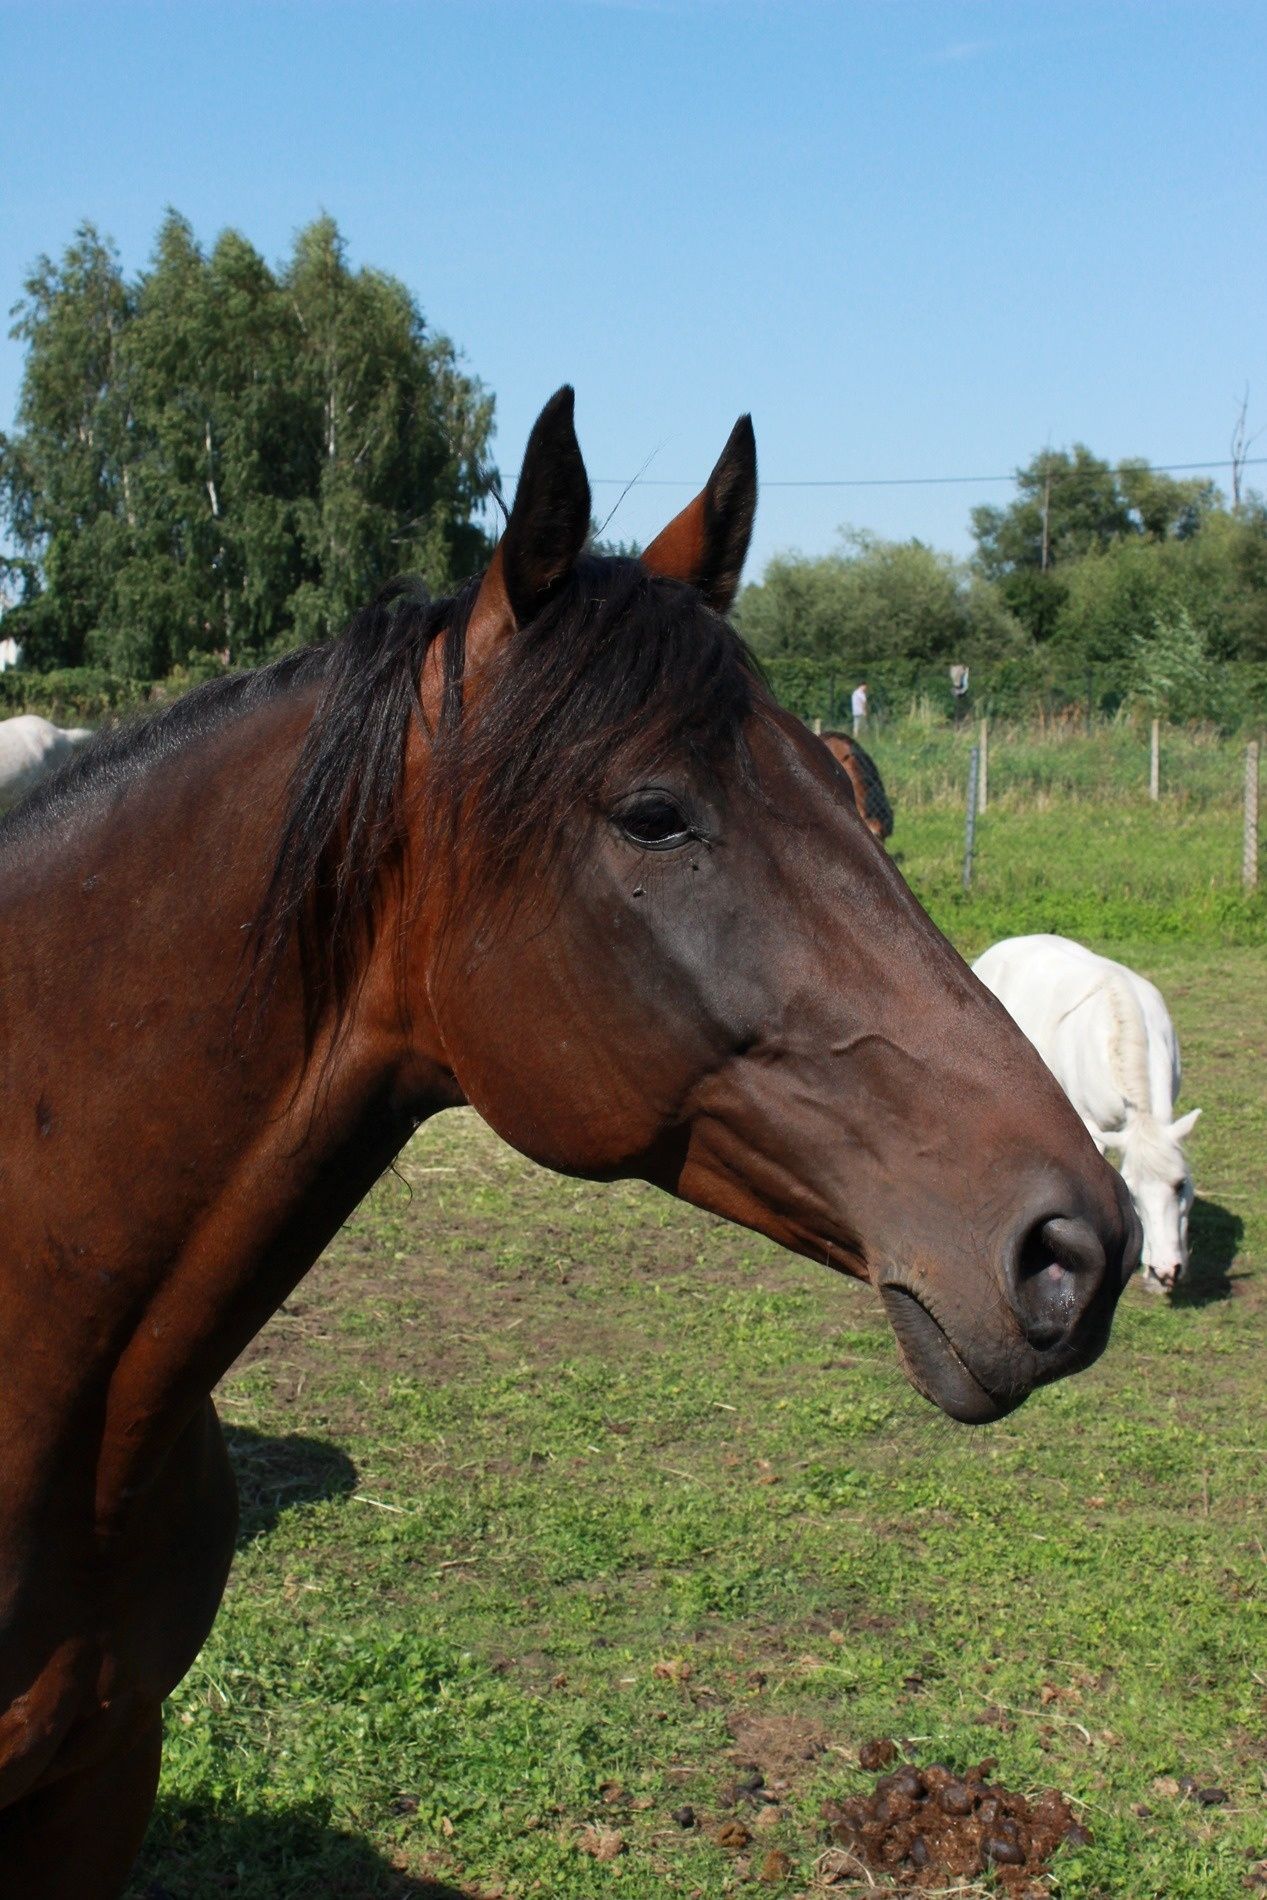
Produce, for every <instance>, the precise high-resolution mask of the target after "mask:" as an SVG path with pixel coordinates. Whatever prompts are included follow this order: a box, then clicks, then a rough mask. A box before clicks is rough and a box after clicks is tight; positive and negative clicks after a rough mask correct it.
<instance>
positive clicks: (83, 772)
mask: <svg viewBox="0 0 1267 1900" xmlns="http://www.w3.org/2000/svg"><path fill="white" fill-rule="evenodd" d="M477 591H478V582H477V581H470V582H468V583H467V584H466V585H465V586H464V587H462V588H461V589H460V590H459V591H458V592H457V593H455V594H453V595H450V596H447V597H445V598H442V599H436V600H431V599H429V598H428V597H427V596H426V593H425V590H423V589H421V588H420V586H419V585H418V583H416V582H410V581H394V582H392V583H391V584H390V585H389V586H388V587H386V588H384V589H383V590H382V592H381V593H380V594H379V595H378V596H377V597H376V598H375V599H374V600H373V601H372V602H371V603H370V604H369V605H368V606H367V607H365V608H363V609H362V610H361V612H360V613H359V614H357V616H356V617H355V619H354V620H353V621H352V622H351V624H350V625H349V627H348V628H347V630H346V632H345V633H344V634H343V635H342V636H341V637H340V638H339V639H338V640H335V641H333V642H331V643H330V644H329V645H326V646H321V647H312V648H307V649H304V650H303V651H301V652H298V653H295V654H289V655H287V656H286V657H284V658H283V659H281V660H278V661H275V662H274V663H273V664H272V665H271V666H268V667H264V668H261V669H260V670H259V671H258V672H254V673H248V674H242V675H237V676H232V677H229V678H226V679H223V680H216V681H213V682H212V683H210V684H209V685H206V686H201V687H198V688H196V689H195V690H194V691H192V692H190V693H188V694H186V695H185V696H184V697H183V698H182V699H180V700H178V701H176V702H175V703H174V704H173V705H172V706H171V707H170V708H168V709H167V710H166V711H164V712H162V713H160V714H158V715H156V716H154V717H151V718H149V719H145V720H142V721H139V722H135V723H133V724H130V725H127V726H124V727H122V728H120V729H118V730H117V731H114V732H110V733H107V734H104V735H102V737H101V738H99V739H96V740H94V741H92V742H91V743H90V744H89V745H87V746H85V747H84V749H83V751H82V752H81V753H79V754H77V755H76V756H75V757H74V758H73V759H72V760H71V761H70V762H69V763H68V764H67V765H66V766H64V767H63V768H62V769H61V770H60V771H59V772H57V773H55V774H53V775H52V776H51V777H50V778H49V779H48V780H47V781H45V782H44V783H42V784H41V785H40V786H38V787H37V788H35V789H34V790H33V791H32V792H31V793H30V794H29V795H28V796H27V798H26V799H25V800H23V802H22V803H21V804H20V805H18V806H17V807H15V809H14V810H13V812H12V813H11V814H10V815H9V816H8V817H7V818H6V819H5V820H3V821H2V822H0V850H2V849H3V848H4V846H6V845H7V844H8V843H9V842H10V841H12V842H14V843H16V842H17V841H18V840H19V839H20V838H24V837H26V836H27V835H29V834H31V833H35V832H38V833H45V832H49V831H52V830H54V829H56V828H57V827H58V826H59V825H60V823H61V822H62V821H63V820H64V819H67V818H69V817H70V816H71V815H72V814H73V813H74V812H76V811H79V810H82V809H84V808H85V807H91V806H92V805H94V804H96V803H98V801H100V800H101V799H102V798H103V796H104V797H109V796H112V795H114V794H115V793H116V792H118V791H119V790H121V789H123V788H125V787H126V786H127V785H128V784H129V783H131V782H132V781H134V780H135V779H137V778H139V777H141V776H142V775H143V774H144V773H145V772H147V771H148V770H149V769H150V768H151V767H152V766H153V765H155V764H157V763H159V762H161V761H162V760H164V759H166V758H168V757H170V756H171V755H172V754H174V753H176V752H179V751H181V750H183V749H184V748H185V747H186V746H188V745H190V744H193V743H195V742H196V741H198V740H199V739H201V738H203V737H205V736H208V735H211V734H213V733H214V732H216V731H217V730H218V729H220V728H221V727H223V726H224V725H226V724H228V723H229V722H230V721H232V720H236V719H238V718H241V717H244V716H246V715H247V714H248V713H250V712H251V711H253V710H255V708H257V707H258V706H260V705H262V704H264V703H266V702H267V701H269V700H272V699H274V698H276V697H278V696H279V695H281V694H284V693H286V692H288V691H290V690H292V689H298V688H300V687H303V686H307V685H309V684H311V683H313V682H316V683H317V686H318V694H317V703H316V707H315V710H314V713H313V717H312V721H311V724H310V726H309V729H308V733H307V736H306V738H305V741H304V744H303V748H302V750H301V752H300V755H299V758H298V761H297V763H296V765H295V769H294V772H293V774H292V777H291V782H290V791H289V798H288V806H287V813H286V817H285V820H284V822H283V825H282V830H281V834H280V837H279V840H278V845H277V850H276V854H275V857H274V860H273V867H272V872H271V875H270V878H269V882H268V886H267V890H266V893H265V896H264V901H263V904H262V906H261V908H260V911H259V914H258V916H257V918H256V923H255V929H254V932H253V936H252V956H253V970H254V972H255V974H256V975H257V976H260V977H261V978H262V984H263V993H264V994H266V993H267V991H268V989H269V987H270V986H271V981H272V978H273V977H274V976H275V974H276V971H277V969H278V967H279V965H280V962H281V959H282V957H283V955H284V954H285V952H286V951H287V949H288V947H289V946H290V945H291V944H292V943H293V942H294V941H295V940H296V939H297V940H298V944H299V951H300V957H301V963H302V968H303V975H304V993H305V1017H306V1022H307V1028H308V1034H309V1038H310V1040H311V1038H312V1037H313V1036H314V1035H315V1031H316V1028H317V1026H318V1024H319V1023H320V1022H321V1020H322V1019H323V1018H324V1017H325V1015H326V1013H327V1012H328V1011H329V1009H330V1008H331V1007H333V1008H334V1009H335V1010H336V1011H338V1012H340V1013H341V1012H342V1005H343V1004H344V1003H345V1001H346V1000H347V997H348V995H349V993H350V991H351V989H352V987H353V985H354V983H355V980H356V974H357V971H358V969H359V967H360V963H361V956H362V952H363V948H364V943H365V939H366V935H367V933H368V934H371V935H372V932H373V929H374V922H375V913H376V909H377V896H378V891H379V888H380V884H381V882H382V880H383V878H384V875H385V874H387V873H389V872H390V870H391V869H392V868H393V866H396V865H398V864H399V861H400V852H401V847H402V845H403V842H404V839H405V837H406V834H407V832H410V831H414V830H415V829H416V828H417V827H419V826H421V827H422V828H423V835H425V836H426V837H427V838H428V839H429V841H430V845H431V852H430V856H431V858H432V860H433V862H435V863H436V864H438V863H441V862H444V861H445V859H446V847H447V846H450V845H452V844H454V843H455V842H456V841H457V840H458V838H459V836H460V837H461V839H462V841H463V844H464V846H465V849H464V857H463V861H464V865H465V866H466V868H467V870H468V872H469V874H470V876H471V877H472V879H473V880H474V893H473V894H474V895H475V897H476V899H477V900H480V899H483V898H488V899H491V898H493V897H494V896H496V895H497V894H498V893H501V892H504V891H505V890H506V889H507V888H508V887H509V886H511V885H513V886H514V887H515V888H516V889H520V888H523V887H525V886H530V885H531V880H532V878H533V877H534V874H538V873H540V872H541V871H543V870H544V869H545V868H546V867H547V865H548V864H549V863H550V862H552V861H554V860H557V859H558V858H559V856H560V855H561V854H565V853H566V851H567V849H568V846H569V843H570V842H571V841H572V840H573V839H575V838H576V837H578V836H579V828H578V827H576V826H575V825H573V826H572V827H571V829H570V830H569V820H570V819H571V818H572V817H573V815H574V814H575V813H577V812H578V811H589V810H593V809H594V808H595V806H596V805H597V804H598V803H599V801H600V799H601V796H602V793H603V788H604V785H605V782H606V780H607V777H608V775H609V773H610V771H611V768H612V764H613V761H614V760H615V759H616V758H617V757H626V758H629V759H636V760H637V761H638V762H639V763H645V764H646V765H648V766H650V765H652V764H653V763H654V761H655V760H656V759H658V758H665V757H668V756H669V755H672V756H674V757H675V758H685V759H686V760H687V761H688V762H689V763H691V764H693V765H694V766H696V767H703V768H706V769H716V768H718V767H720V766H722V765H723V764H724V763H725V762H726V761H727V760H728V759H733V758H738V760H739V762H740V764H741V765H744V766H746V756H747V755H746V749H745V748H744V745H743V739H742V729H743V726H744V722H745V721H746V719H747V717H748V714H749V712H750V711H751V710H752V706H753V703H754V697H755V694H756V692H757V691H758V690H759V688H758V674H757V670H756V667H755V663H754V662H753V661H752V659H751V657H750V656H749V654H748V652H747V649H746V648H745V647H744V645H743V643H742V641H741V640H740V639H739V637H738V635H737V634H736V633H735V632H734V631H733V629H732V628H731V627H730V626H729V625H728V624H727V622H725V621H724V620H722V619H721V618H720V617H719V616H718V615H716V614H714V613H712V612H710V611H709V610H708V609H706V608H705V607H704V606H703V605H702V604H701V602H700V599H699V596H698V594H696V593H695V591H694V590H693V589H692V588H690V587H687V586H685V585H683V584H682V583H680V582H676V581H670V580H665V579H660V578H655V577H653V576H651V575H650V574H648V573H647V571H646V570H645V569H644V568H643V567H642V566H641V564H640V563H639V562H637V561H633V560H623V559H600V558H598V557H596V556H583V557H582V558H581V560H580V561H578V562H577V564H576V566H575V568H574V569H573V571H572V572H571V573H570V574H569V576H568V578H567V579H566V580H565V581H564V582H563V583H562V584H561V586H560V587H559V589H558V590H557V592H556V593H555V594H554V596H553V598H552V599H551V600H550V602H549V604H548V605H547V607H546V608H545V609H544V611H542V612H541V613H540V614H538V616H537V617H536V619H535V620H533V621H531V622H530V623H529V624H528V625H526V626H524V627H522V628H521V629H519V630H518V631H517V632H516V633H514V634H513V635H512V636H511V638H510V639H509V641H508V642H507V645H506V647H505V649H504V650H503V652H502V653H501V654H500V655H499V656H498V658H497V659H496V660H495V661H494V662H493V663H492V664H490V666H489V667H488V669H487V671H486V673H485V674H484V675H482V676H481V686H480V692H479V695H478V697H477V699H476V701H475V704H474V706H473V707H467V708H465V709H464V705H463V697H462V673H463V663H464V651H465V631H466V623H467V619H468V616H469V614H470V610H471V607H472V605H473V603H474V600H475V596H476V593H477ZM446 629H447V630H448V638H447V639H446V641H445V648H444V691H443V695H442V700H441V706H440V712H439V716H438V718H437V719H436V720H434V722H433V729H432V730H431V732H430V742H431V755H432V756H431V770H430V771H429V772H428V774H427V786H426V804H425V809H421V810H419V809H406V800H405V797H404V773H403V767H404V758H405V747H406V743H407V740H408V738H409V734H410V731H411V729H412V728H413V726H414V725H415V722H417V723H424V714H423V710H422V706H421V702H420V698H419V688H420V681H421V677H422V670H423V665H424V662H425V660H426V657H427V653H428V651H429V649H430V647H431V645H432V643H433V641H434V640H435V639H436V638H437V636H438V635H439V634H440V633H441V632H442V631H444V630H446Z"/></svg>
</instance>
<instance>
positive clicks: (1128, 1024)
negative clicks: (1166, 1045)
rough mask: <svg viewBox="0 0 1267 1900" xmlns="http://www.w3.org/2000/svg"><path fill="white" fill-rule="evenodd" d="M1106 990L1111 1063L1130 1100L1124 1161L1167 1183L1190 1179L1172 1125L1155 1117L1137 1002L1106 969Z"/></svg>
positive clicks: (1144, 1028) (1123, 1141) (1125, 985)
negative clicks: (1110, 1029) (1176, 1179)
mask: <svg viewBox="0 0 1267 1900" xmlns="http://www.w3.org/2000/svg"><path fill="white" fill-rule="evenodd" d="M1102 986H1103V989H1104V993H1105V995H1106V997H1107V998H1108V1003H1109V1013H1110V1015H1111V1017H1112V1022H1113V1031H1112V1042H1111V1043H1110V1046H1109V1062H1110V1066H1111V1068H1112V1072H1113V1079H1114V1081H1115V1082H1116V1083H1117V1085H1118V1087H1119V1088H1120V1089H1121V1091H1122V1095H1123V1097H1124V1099H1125V1102H1126V1116H1125V1120H1124V1124H1123V1127H1122V1131H1121V1141H1120V1144H1119V1145H1120V1147H1121V1150H1122V1154H1123V1157H1125V1156H1126V1155H1127V1154H1129V1155H1130V1157H1131V1160H1132V1162H1133V1163H1134V1164H1135V1166H1136V1167H1138V1168H1140V1169H1141V1170H1144V1171H1146V1172H1147V1173H1149V1174H1152V1175H1160V1176H1165V1177H1166V1178H1167V1179H1173V1178H1175V1177H1176V1176H1181V1175H1186V1174H1187V1172H1188V1163H1187V1160H1186V1158H1185V1156H1184V1152H1183V1149H1182V1147H1181V1146H1180V1144H1179V1143H1178V1142H1177V1141H1176V1140H1175V1138H1174V1136H1173V1135H1172V1134H1171V1132H1170V1125H1169V1123H1168V1122H1163V1121H1159V1120H1158V1119H1157V1117H1156V1115H1154V1113H1153V1095H1152V1087H1151V1084H1150V1083H1149V1079H1148V1029H1147V1025H1146V1024H1145V1022H1144V1012H1143V1010H1142V1009H1141V1008H1140V1003H1139V998H1138V997H1137V996H1136V994H1135V992H1134V990H1133V989H1132V988H1131V986H1130V984H1129V983H1126V982H1125V981H1124V980H1123V979H1122V978H1121V977H1120V976H1118V974H1117V972H1116V971H1114V970H1106V971H1105V973H1104V976H1103V978H1102Z"/></svg>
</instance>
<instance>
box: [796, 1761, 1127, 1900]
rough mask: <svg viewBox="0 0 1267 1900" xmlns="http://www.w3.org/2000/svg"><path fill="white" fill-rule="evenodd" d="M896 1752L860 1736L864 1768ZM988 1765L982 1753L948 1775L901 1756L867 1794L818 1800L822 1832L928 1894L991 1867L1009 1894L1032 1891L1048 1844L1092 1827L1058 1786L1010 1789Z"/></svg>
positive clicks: (1038, 1890)
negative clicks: (823, 1825) (993, 1777)
mask: <svg viewBox="0 0 1267 1900" xmlns="http://www.w3.org/2000/svg"><path fill="white" fill-rule="evenodd" d="M895 1754H896V1750H895V1749H894V1748H893V1744H892V1743H885V1742H869V1743H867V1744H865V1746H864V1747H863V1748H862V1750H861V1751H860V1755H859V1759H860V1760H861V1761H862V1763H863V1765H864V1767H868V1768H869V1767H872V1766H874V1765H878V1763H879V1762H880V1761H881V1760H883V1759H885V1758H886V1757H887V1759H889V1760H892V1759H893V1756H894V1755H895ZM993 1767H994V1763H993V1762H992V1761H983V1762H981V1763H980V1764H979V1765H978V1766H977V1767H976V1768H973V1769H970V1770H969V1771H968V1773H967V1774H966V1775H957V1774H955V1773H954V1772H953V1771H952V1770H951V1769H949V1768H946V1767H943V1766H942V1764H941V1763H939V1762H938V1763H934V1764H933V1765H932V1766H931V1767H928V1768H917V1767H915V1765H914V1764H913V1763H905V1764H903V1765H902V1766H901V1767H899V1768H896V1769H894V1770H892V1771H891V1772H890V1773H888V1774H883V1775H881V1776H880V1777H879V1779H878V1780H877V1781H876V1784H875V1788H874V1790H873V1792H872V1793H871V1794H869V1795H848V1796H846V1797H845V1799H844V1800H842V1801H825V1802H824V1803H823V1809H822V1813H823V1819H824V1820H825V1821H826V1822H827V1826H828V1834H829V1838H830V1840H831V1841H832V1842H833V1843H834V1844H835V1845H836V1846H837V1847H838V1848H842V1849H843V1850H844V1851H845V1854H846V1855H847V1856H848V1857H849V1858H852V1859H853V1860H854V1861H855V1862H857V1863H859V1864H860V1865H861V1867H863V1868H865V1869H866V1870H867V1871H868V1872H869V1873H882V1874H885V1875H887V1876H888V1878H889V1879H890V1880H891V1881H893V1882H894V1883H895V1884H896V1886H897V1887H898V1888H899V1889H901V1890H902V1891H904V1892H913V1893H928V1892H930V1891H934V1890H936V1889H939V1888H943V1887H945V1885H946V1884H947V1882H948V1881H951V1880H957V1881H962V1880H979V1879H980V1878H981V1877H982V1876H983V1875H984V1874H986V1873H990V1874H992V1875H993V1877H994V1881H995V1885H996V1888H997V1889H998V1890H999V1891H1001V1892H1003V1893H1006V1894H1010V1895H1012V1896H1014V1900H1039V1897H1040V1896H1042V1895H1044V1894H1046V1893H1047V1891H1048V1889H1047V1885H1046V1881H1045V1875H1046V1874H1047V1872H1048V1866H1047V1863H1048V1861H1049V1860H1050V1859H1051V1856H1052V1854H1053V1853H1054V1852H1055V1850H1056V1849H1057V1848H1058V1847H1059V1846H1060V1845H1061V1843H1062V1842H1064V1841H1068V1842H1069V1843H1070V1844H1071V1845H1077V1844H1078V1843H1081V1842H1085V1841H1089V1840H1090V1838H1091V1836H1090V1835H1089V1834H1088V1833H1087V1831H1086V1829H1085V1828H1083V1827H1082V1826H1081V1825H1080V1824H1079V1822H1078V1820H1077V1817H1076V1816H1075V1814H1074V1812H1073V1809H1072V1808H1071V1807H1070V1805H1069V1803H1068V1801H1067V1800H1066V1799H1065V1797H1064V1796H1063V1795H1062V1794H1057V1793H1056V1791H1055V1790H1054V1789H1051V1788H1048V1789H1044V1790H1043V1791H1042V1792H1041V1793H1040V1794H1036V1795H1033V1796H1026V1795H1023V1794H1017V1793H1015V1792H1014V1791H1013V1790H1012V1789H1010V1788H1003V1787H1000V1786H999V1785H998V1784H997V1783H996V1782H992V1781H991V1780H990V1774H991V1771H992V1770H993ZM843 1871H844V1869H843V1868H842V1872H843Z"/></svg>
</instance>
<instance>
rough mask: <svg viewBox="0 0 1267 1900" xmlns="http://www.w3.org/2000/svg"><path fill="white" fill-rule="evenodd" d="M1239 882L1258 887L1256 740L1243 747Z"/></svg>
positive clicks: (1249, 886)
mask: <svg viewBox="0 0 1267 1900" xmlns="http://www.w3.org/2000/svg"><path fill="white" fill-rule="evenodd" d="M1241 883H1242V884H1243V885H1244V886H1245V889H1246V890H1247V891H1256V890H1257V889H1258V741H1257V739H1251V740H1250V742H1249V744H1248V745H1247V746H1246V748H1245V836H1244V841H1243V843H1242V847H1241Z"/></svg>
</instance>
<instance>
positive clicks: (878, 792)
mask: <svg viewBox="0 0 1267 1900" xmlns="http://www.w3.org/2000/svg"><path fill="white" fill-rule="evenodd" d="M821 737H822V741H823V744H824V745H825V746H826V747H827V750H828V751H829V752H830V753H831V755H832V757H833V759H835V761H836V763H837V765H839V766H840V767H841V769H842V770H843V772H844V774H845V777H846V778H847V779H848V780H849V783H850V785H851V786H852V787H853V797H854V803H855V804H856V805H857V807H858V811H859V814H860V816H861V818H862V822H863V824H864V825H865V826H866V827H867V830H868V831H869V832H870V833H871V836H872V837H873V838H878V839H879V840H880V843H881V844H883V843H884V841H885V839H886V838H891V837H892V836H893V807H892V805H890V803H889V798H888V793H887V792H886V791H885V789H884V780H883V779H882V778H881V777H880V770H879V767H878V766H877V765H876V762H875V760H874V759H873V758H872V756H871V754H870V753H869V752H864V751H863V749H862V747H861V746H860V745H859V744H858V741H857V740H856V739H854V738H851V737H850V735H849V734H848V733H847V732H824V733H823V734H822V735H821Z"/></svg>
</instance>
